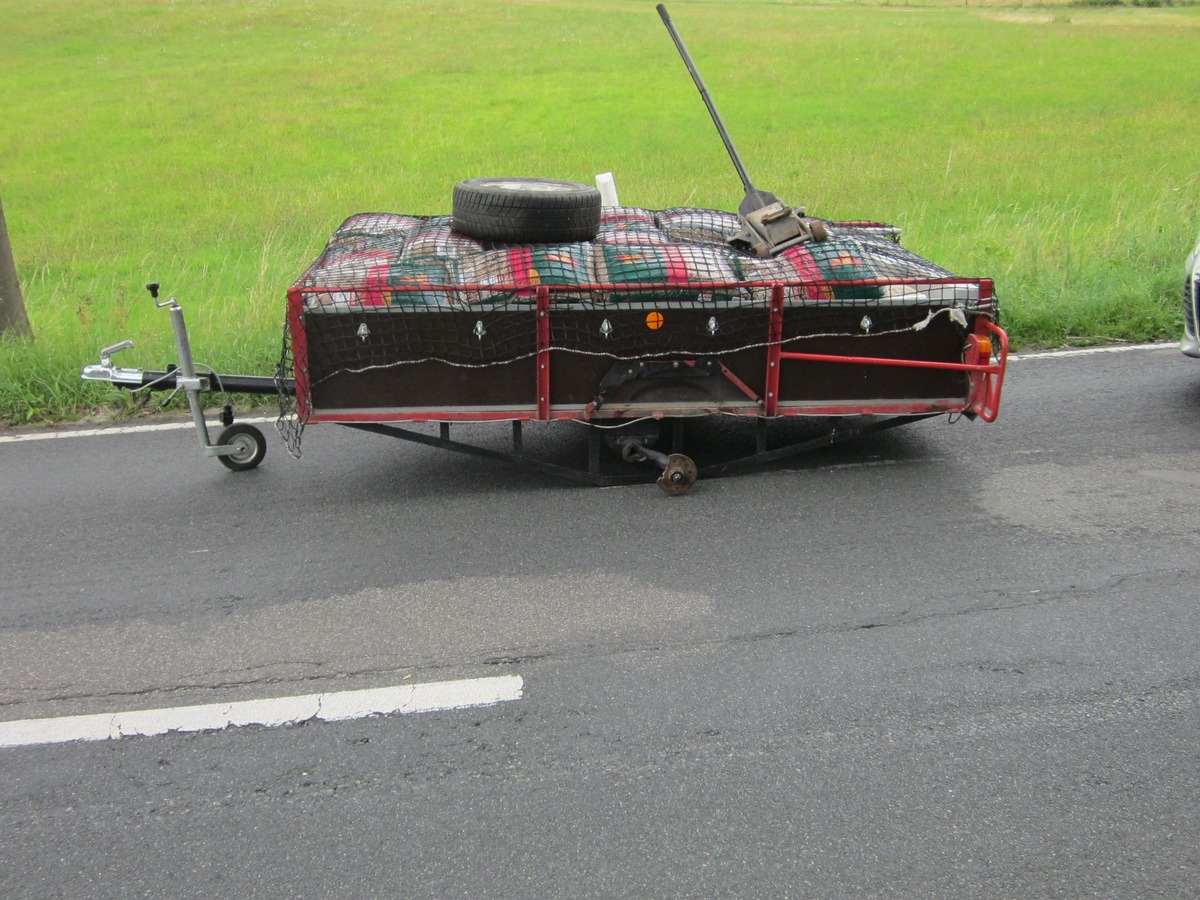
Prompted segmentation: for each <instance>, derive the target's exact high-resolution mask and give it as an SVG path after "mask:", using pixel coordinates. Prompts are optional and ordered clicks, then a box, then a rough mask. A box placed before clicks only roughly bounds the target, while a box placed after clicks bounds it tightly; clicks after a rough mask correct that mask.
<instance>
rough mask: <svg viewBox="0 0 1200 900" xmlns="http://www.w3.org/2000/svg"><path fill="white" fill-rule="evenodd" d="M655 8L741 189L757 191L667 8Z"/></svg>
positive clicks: (661, 6) (660, 5)
mask: <svg viewBox="0 0 1200 900" xmlns="http://www.w3.org/2000/svg"><path fill="white" fill-rule="evenodd" d="M655 8H656V9H657V10H658V15H659V16H660V17H661V18H662V20H663V24H664V25H666V26H667V31H668V32H669V33H670V35H671V40H673V41H674V42H675V49H677V50H678V51H679V55H680V56H682V57H683V64H684V65H685V66H687V70H688V72H690V73H691V75H692V81H694V82H696V87H697V88H698V89H699V90H700V96H701V97H702V98H703V100H704V105H705V106H707V107H708V114H709V115H710V116H712V120H713V124H714V125H716V126H717V133H718V134H719V135H721V140H722V141H724V142H725V149H726V150H728V151H729V158H730V159H732V160H733V165H734V168H736V169H737V173H738V177H740V178H741V179H742V187H744V188H745V189H746V193H747V194H750V193H753V192H754V191H757V190H758V188H756V187H755V186H754V185H753V184H752V183H751V182H750V176H749V175H747V174H746V167H745V166H743V165H742V159H741V157H740V156H738V152H737V150H735V149H734V146H733V141H732V140H730V138H729V132H728V131H726V130H725V123H724V122H722V121H721V114H720V113H718V112H717V107H716V106H715V105H714V104H713V102H712V97H710V96H709V95H708V88H706V87H705V86H704V79H703V78H701V77H700V72H699V71H698V70H697V69H696V64H695V63H693V62H692V57H691V56H690V55H689V54H688V52H687V47H685V46H684V45H683V39H682V38H681V37H680V36H679V32H678V31H676V30H675V24H674V23H673V22H672V21H671V17H670V16H669V15H668V14H667V8H666V7H665V6H663V5H662V4H661V3H660V4H658V6H657V7H655Z"/></svg>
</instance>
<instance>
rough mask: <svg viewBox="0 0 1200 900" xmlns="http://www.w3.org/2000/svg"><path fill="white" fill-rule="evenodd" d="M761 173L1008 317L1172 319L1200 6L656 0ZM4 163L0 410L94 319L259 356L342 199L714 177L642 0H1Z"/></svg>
mask: <svg viewBox="0 0 1200 900" xmlns="http://www.w3.org/2000/svg"><path fill="white" fill-rule="evenodd" d="M669 6H670V8H671V11H672V15H673V17H674V18H675V21H676V24H677V25H678V27H679V29H680V31H681V32H682V33H683V36H684V38H685V40H687V42H688V45H689V48H690V50H691V52H692V55H693V56H694V57H695V59H696V60H697V63H698V65H699V66H700V68H701V70H702V71H703V73H704V76H705V80H706V81H707V83H708V86H709V89H710V90H711V91H712V93H713V95H714V97H715V99H716V101H717V104H718V106H719V107H720V108H721V111H722V114H723V116H724V118H725V120H726V123H727V125H728V126H729V128H730V131H731V132H732V135H733V138H734V140H735V142H736V143H737V145H738V148H739V150H740V151H741V154H742V156H743V157H744V159H745V161H746V164H747V166H748V168H749V169H750V172H751V174H752V175H753V176H754V178H755V180H756V182H757V183H758V184H759V185H760V186H762V187H765V188H768V189H770V190H773V191H775V192H776V193H778V194H779V195H780V196H782V197H784V198H786V199H788V200H789V201H791V202H793V203H803V204H805V205H806V206H807V208H808V209H809V211H810V212H812V213H814V214H816V215H823V216H829V217H834V218H837V217H852V218H878V219H884V220H888V221H892V222H894V223H895V224H898V225H900V226H902V227H903V228H904V230H905V244H906V245H907V246H909V247H911V248H913V249H914V250H916V251H917V252H919V253H921V254H923V255H925V256H927V257H929V258H931V259H933V260H935V261H937V262H939V263H941V264H943V265H945V266H947V267H948V268H950V269H952V270H954V271H957V272H960V273H962V274H964V275H974V276H988V277H994V278H995V279H996V280H997V284H998V290H999V292H1000V296H1001V301H1002V304H1003V318H1004V324H1005V325H1006V327H1008V328H1009V329H1010V330H1011V333H1012V336H1013V338H1014V341H1015V343H1017V345H1019V346H1027V347H1028V346H1048V345H1059V344H1065V343H1079V342H1089V341H1097V340H1114V339H1120V340H1146V339H1153V338H1166V337H1174V336H1175V335H1176V334H1177V333H1178V329H1179V324H1180V310H1179V306H1180V304H1179V284H1180V281H1181V277H1180V276H1181V274H1182V273H1181V268H1182V260H1183V258H1184V256H1186V253H1187V250H1188V249H1189V247H1190V245H1191V243H1192V241H1193V240H1194V239H1195V233H1196V229H1197V228H1198V227H1200V208H1198V206H1200V166H1198V164H1197V159H1198V154H1197V151H1196V148H1197V147H1198V146H1200V120H1198V117H1197V116H1196V115H1195V113H1194V110H1195V98H1196V96H1197V86H1198V84H1197V76H1196V74H1195V72H1196V69H1195V65H1194V60H1195V52H1194V47H1195V46H1196V43H1197V38H1200V9H1197V8H1195V7H1187V8H1183V7H1175V8H1170V9H1166V8H1164V9H1144V8H1139V9H1134V8H1125V7H1121V8H1092V7H1080V6H1064V5H1054V6H1047V7H1040V6H1039V7H1028V6H1018V5H1013V6H1006V5H1004V4H1003V3H997V2H994V0H989V2H986V3H982V4H981V3H980V2H978V0H972V2H971V3H970V4H964V5H960V4H950V3H949V2H946V3H941V2H938V0H931V2H929V3H928V4H924V5H899V4H890V3H886V2H882V3H877V4H876V3H872V4H849V3H840V2H830V3H827V4H825V5H811V4H798V3H790V2H781V0H773V2H772V0H761V2H759V0H724V2H692V0H672V2H671V3H670V4H669ZM0 21H2V22H4V23H5V28H4V29H3V30H2V31H0V96H3V97H4V98H5V103H4V107H3V109H4V113H3V115H4V117H5V121H4V123H3V127H0V196H2V197H3V198H4V208H5V212H6V214H7V217H8V226H9V231H10V234H11V236H12V240H13V249H14V253H15V256H16V258H17V263H18V269H19V272H20V276H21V279H22V285H23V288H24V292H25V298H26V304H27V307H28V311H29V315H30V318H31V321H32V324H33V328H34V331H35V334H36V335H37V339H36V341H35V342H34V343H33V344H32V345H21V344H17V343H15V342H12V341H7V342H4V343H2V344H0V417H3V418H5V419H7V420H9V421H25V420H28V419H31V418H34V419H44V418H45V419H49V418H58V417H63V416H70V415H74V414H76V413H77V412H79V411H80V410H84V409H87V408H89V407H93V406H98V405H101V404H109V403H111V402H112V398H113V392H112V391H110V390H108V389H104V388H98V387H96V386H94V385H92V386H88V385H84V384H83V383H82V382H80V381H79V378H78V370H79V367H80V366H81V365H82V364H84V363H86V362H89V361H92V360H93V359H94V357H95V356H96V351H97V350H98V348H99V347H101V346H103V345H105V344H108V343H112V342H114V341H115V340H117V339H120V338H125V337H129V338H132V339H133V340H134V341H135V342H136V344H137V349H136V350H133V351H129V352H128V353H126V354H125V355H124V356H123V357H120V360H121V361H122V362H123V363H124V364H126V365H144V366H147V367H153V368H157V367H159V366H161V365H163V364H165V363H166V362H168V361H169V360H170V359H171V354H172V344H171V338H170V333H169V329H168V327H167V321H166V317H165V315H164V314H163V313H162V312H161V311H159V310H156V309H155V308H154V307H153V304H151V303H150V301H149V297H148V295H147V294H146V293H145V291H144V290H143V288H142V285H143V284H144V283H145V282H147V281H150V280H157V281H160V282H162V284H163V289H164V291H166V292H167V293H168V294H169V295H175V296H178V297H179V298H180V300H181V302H183V303H184V304H185V307H186V309H187V313H188V317H189V323H190V326H191V328H192V332H193V335H192V337H193V345H194V347H195V349H196V352H197V355H198V356H199V357H201V358H202V359H204V361H205V362H208V363H210V364H212V365H214V366H217V367H218V368H220V369H221V370H223V371H242V372H252V373H266V372H268V371H270V368H271V366H272V365H273V362H274V359H275V357H276V356H277V354H278V349H279V331H280V322H281V319H282V298H283V294H284V291H285V289H286V287H287V285H288V284H289V283H290V282H291V281H292V280H294V278H295V277H296V276H297V275H298V274H299V273H300V272H301V271H303V269H304V267H305V266H306V265H307V263H308V262H309V261H310V260H311V259H312V258H313V257H314V256H315V255H316V254H317V253H318V252H319V251H320V248H321V246H322V245H323V243H324V240H325V238H326V237H327V236H328V234H329V233H330V232H331V231H332V230H333V228H335V227H336V225H337V224H338V222H340V221H341V220H342V219H344V218H345V217H346V216H348V215H350V214H352V213H355V212H361V211H367V210H387V211H395V212H413V213H444V212H448V211H449V205H450V193H451V190H452V187H453V185H454V183H455V182H456V181H458V180H459V179H462V178H469V177H472V176H478V175H489V174H505V175H542V176H550V177H562V178H574V179H577V180H583V181H589V180H590V179H591V177H592V175H594V174H595V173H596V172H602V171H610V170H611V171H613V172H614V173H615V174H616V177H617V184H618V188H619V190H620V193H621V198H622V201H623V202H626V203H635V204H639V205H643V206H648V207H665V206H672V205H677V204H682V203H694V204H697V205H705V206H714V207H720V208H726V209H730V208H734V207H735V206H736V204H737V202H738V201H739V200H740V199H741V193H742V191H741V185H740V183H739V182H738V181H737V178H736V176H735V174H734V172H733V170H732V167H731V165H730V163H729V160H728V157H727V156H726V154H725V151H724V148H723V147H722V145H721V143H720V140H719V139H718V138H717V136H716V134H715V132H714V131H713V129H712V126H711V124H710V123H709V121H708V118H707V115H706V114H705V112H704V109H703V105H702V104H701V102H700V98H699V97H698V96H697V94H696V91H695V89H694V87H693V85H692V83H691V81H690V79H689V78H688V77H687V74H686V71H685V70H684V68H683V66H682V64H681V63H680V61H679V59H678V57H677V56H676V55H675V50H674V47H673V46H672V45H671V42H670V39H669V38H668V36H667V35H666V33H665V31H664V30H663V28H662V25H661V23H660V22H659V20H658V17H657V15H656V14H655V13H654V9H653V5H652V3H650V2H648V0H647V2H641V0H639V2H622V0H615V2H605V0H508V2H505V3H495V2H487V0H459V2H455V3H448V2H444V0H357V2H355V3H354V4H344V3H340V2H336V0H176V2H163V0H155V2H151V0H124V2H115V3H114V2H113V0H42V2H40V3H39V4H38V5H37V6H36V7H35V8H30V6H29V5H28V4H24V3H18V2H16V0H0Z"/></svg>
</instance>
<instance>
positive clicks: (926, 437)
mask: <svg viewBox="0 0 1200 900" xmlns="http://www.w3.org/2000/svg"><path fill="white" fill-rule="evenodd" d="M462 434H463V435H468V434H469V435H472V436H474V437H476V438H478V439H479V440H484V441H487V440H491V439H492V437H493V432H490V431H488V430H487V429H464V430H463V431H462ZM690 436H691V437H694V439H695V440H704V441H706V442H708V443H710V444H713V443H726V442H731V443H736V442H738V441H741V440H744V439H745V437H746V436H745V434H743V433H741V432H739V430H738V429H737V428H736V427H733V426H732V425H725V426H723V427H721V428H716V427H715V426H714V425H713V424H712V423H708V424H707V425H704V426H701V427H698V428H697V429H696V430H695V432H694V435H690ZM505 437H506V435H503V434H501V435H500V436H499V437H497V443H498V445H501V444H503V443H504V440H503V438H505ZM194 441H195V439H194V435H193V434H192V433H190V432H187V431H169V432H158V433H150V434H126V435H114V436H106V437H81V438H76V439H64V440H44V441H36V442H32V441H31V442H21V443H0V486H2V496H3V504H4V515H3V524H2V526H0V571H3V573H4V574H3V579H4V587H3V600H2V601H0V721H7V722H12V721H16V720H23V719H31V718H43V717H57V716H67V715H76V714H85V713H99V712H112V711H116V710H126V709H150V708H164V707H176V706H181V705H189V704H201V703H214V702H220V703H224V702H230V701H235V700H246V699H254V698H262V697H282V696H288V695H292V694H306V693H310V692H314V691H337V690H347V689H354V688H366V687H382V686H389V685H397V684H409V683H414V684H415V683H424V682H438V681H448V680H453V679H459V678H474V677H480V676H488V675H499V674H505V675H519V676H520V677H521V678H522V679H523V680H524V693H523V696H522V697H521V699H519V700H514V701H511V702H505V703H501V704H498V705H494V706H488V707H481V708H475V709H465V710H462V709H460V710H451V711H442V712H430V713H418V714H410V715H395V716H385V717H376V718H369V719H361V720H355V721H349V722H343V723H323V722H307V723H304V724H299V725H293V726H288V727H279V728H264V727H242V728H235V729H229V730H225V731H219V732H203V733H191V734H180V733H173V734H167V735H163V736H158V737H141V738H124V739H121V740H116V741H103V742H88V743H78V742H76V743H63V744H54V745H44V746H32V747H21V748H9V749H0V833H2V834H3V840H2V841H0V895H2V896H5V897H59V896H61V897H67V896H70V897H81V896H87V897H130V896H155V897H166V896H171V897H193V896H206V897H211V896H238V897H332V896H338V897H364V896H380V897H458V896H464V897H467V896H469V897H483V896H486V897H493V896H494V897H574V896H579V897H844V896H854V897H871V896H877V897H1082V896H1088V897H1131V898H1132V897H1137V898H1147V897H1188V896H1200V702H1198V701H1200V607H1198V605H1197V603H1196V584H1197V581H1198V579H1200V556H1198V554H1197V549H1198V548H1200V504H1197V503H1196V502H1195V498H1196V495H1197V493H1198V492H1200V362H1196V361H1194V360H1188V359H1185V358H1184V357H1182V356H1181V355H1180V354H1179V353H1178V351H1177V350H1176V349H1174V348H1171V347H1167V348H1156V349H1134V350H1129V351H1127V352H1118V353H1108V352H1106V353H1095V354H1088V355H1071V356H1054V355H1051V356H1035V357H1029V358H1024V359H1020V360H1016V361H1014V362H1012V363H1011V365H1010V370H1009V380H1008V384H1007V385H1006V388H1005V396H1004V404H1003V408H1002V412H1001V416H1000V419H999V421H998V422H996V423H995V424H993V425H984V424H982V423H978V422H976V423H971V422H966V421H963V422H958V423H953V424H952V423H949V422H947V421H946V420H945V419H937V420H930V421H925V422H921V423H917V424H914V425H909V426H905V427H904V428H901V429H897V430H896V431H894V432H889V433H886V434H882V435H877V436H874V437H871V438H868V439H864V440H862V441H860V442H857V443H854V444H847V445H843V446H840V447H837V448H833V449H831V450H828V451H822V452H820V453H814V454H811V455H809V456H805V457H803V458H800V459H797V460H794V461H792V462H791V463H788V464H785V465H782V466H776V467H775V468H773V469H770V470H768V471H763V472H756V473H752V474H747V475H742V476H737V477H729V478H723V479H716V480H709V481H702V482H700V483H698V484H697V486H696V487H695V489H694V490H693V491H692V492H691V493H690V494H688V495H687V496H684V497H680V498H667V497H665V496H663V495H662V494H661V493H660V492H659V490H658V489H657V488H656V487H654V486H653V485H645V486H635V487H619V488H593V487H579V486H574V485H570V484H564V483H561V482H558V481H555V480H553V479H551V478H548V477H546V476H543V475H538V474H530V473H527V472H520V471H515V470H513V469H511V468H509V467H507V466H505V465H503V464H501V463H495V462H491V461H487V460H480V459H472V458H466V457H458V456H453V455H450V454H446V453H444V452H442V451H438V450H434V449H429V448H424V447H419V446H415V445H409V444H404V443H401V442H397V441H391V440H388V439H386V438H381V437H376V436H372V435H365V434H360V433H357V432H352V431H349V430H346V429H339V428H336V427H331V426H324V427H321V426H318V427H315V428H312V429H310V430H309V431H308V432H307V433H306V435H305V444H304V448H305V456H304V458H303V459H302V460H300V461H294V460H292V459H291V458H289V457H288V456H287V455H286V453H285V452H284V451H283V448H282V445H281V444H280V443H279V442H278V441H277V440H272V442H271V446H270V449H269V455H268V458H267V460H266V462H265V463H264V464H263V465H262V467H261V468H259V469H257V470H255V471H253V472H249V473H242V474H233V473H229V472H226V471H225V470H224V469H223V468H222V467H220V466H219V465H218V464H217V463H216V462H215V461H212V460H205V459H203V458H201V457H200V454H199V452H198V451H197V450H196V448H195V444H194ZM526 445H527V447H530V449H531V450H532V451H539V452H546V453H549V454H551V455H552V456H556V457H562V458H565V457H567V456H571V455H575V454H578V453H582V452H583V449H582V448H583V447H584V440H583V436H582V434H581V433H580V432H579V430H578V427H577V426H574V425H571V424H563V425H558V426H553V427H546V428H540V429H538V428H533V427H530V428H529V429H527V432H526Z"/></svg>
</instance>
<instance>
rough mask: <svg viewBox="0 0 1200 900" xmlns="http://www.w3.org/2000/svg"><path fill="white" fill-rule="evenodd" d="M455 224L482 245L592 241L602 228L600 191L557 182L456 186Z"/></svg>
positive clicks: (485, 181) (481, 181) (475, 181)
mask: <svg viewBox="0 0 1200 900" xmlns="http://www.w3.org/2000/svg"><path fill="white" fill-rule="evenodd" d="M452 226H453V228H454V230H455V231H457V232H459V233H460V234H465V235H467V236H468V237H473V238H475V239H477V240H481V241H499V242H501V243H510V244H523V243H530V244H554V243H570V242H572V241H590V240H591V239H592V238H594V237H595V236H596V232H598V231H599V230H600V191H598V190H597V189H596V188H594V187H592V186H591V185H589V184H582V183H580V182H578V181H557V180H555V179H552V178H469V179H467V180H466V181H460V182H459V183H458V184H456V185H455V186H454V208H453V216H452Z"/></svg>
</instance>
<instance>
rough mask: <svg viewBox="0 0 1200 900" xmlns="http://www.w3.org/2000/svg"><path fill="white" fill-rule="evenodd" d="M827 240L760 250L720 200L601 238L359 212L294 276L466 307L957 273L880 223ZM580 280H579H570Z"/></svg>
mask: <svg viewBox="0 0 1200 900" xmlns="http://www.w3.org/2000/svg"><path fill="white" fill-rule="evenodd" d="M825 224H826V227H827V230H828V231H829V235H830V238H829V240H827V241H824V242H821V243H815V242H806V243H803V244H798V245H795V246H793V247H790V248H788V249H786V250H783V251H782V252H780V253H778V254H777V255H776V256H774V257H772V258H770V259H759V258H757V257H753V256H749V255H747V254H746V253H743V252H741V251H739V250H736V249H734V248H733V247H731V246H729V244H728V243H727V238H728V236H729V235H730V234H732V233H734V232H736V231H737V230H738V228H739V227H740V223H739V220H738V217H737V216H736V215H734V214H732V213H727V212H722V211H719V210H706V209H693V208H682V207H678V208H673V209H667V210H662V211H657V212H656V211H653V210H647V209H639V208H634V207H606V208H605V209H604V213H603V215H602V218H601V223H600V230H599V233H598V234H597V236H596V238H595V240H593V241H582V242H578V243H565V244H530V245H517V244H489V243H482V242H480V241H477V240H475V239H473V238H469V237H466V236H464V235H461V234H459V233H457V232H455V231H454V230H453V229H452V228H451V225H450V217H449V216H426V217H422V216H406V215H394V214H390V213H362V214H359V215H355V216H351V217H350V218H349V219H347V220H346V221H345V222H343V223H342V225H341V226H339V228H338V229H337V230H336V231H335V232H334V233H333V236H332V237H331V238H330V239H329V242H328V244H327V245H326V247H325V250H324V252H323V253H322V254H321V256H320V257H319V258H318V259H317V260H316V261H315V262H314V263H313V264H312V265H311V266H310V267H309V268H308V270H307V271H306V272H305V273H304V275H302V276H301V278H300V279H299V280H298V281H297V282H296V284H295V285H294V286H293V288H294V290H296V291H299V293H300V294H301V295H302V296H303V297H304V298H305V303H306V305H307V306H308V307H309V308H320V307H335V308H349V307H352V306H355V305H357V306H373V307H380V306H432V307H439V306H461V305H464V304H468V305H469V304H473V303H484V302H512V301H526V300H529V301H531V300H532V299H533V298H534V296H535V295H536V292H537V289H538V288H539V287H540V286H543V285H545V286H548V287H549V288H550V289H551V298H552V301H553V302H581V301H587V302H590V303H596V304H608V303H613V304H621V303H632V302H639V301H649V302H654V301H663V300H680V301H687V300H721V301H730V302H743V303H763V302H767V301H768V300H769V297H770V294H771V290H772V286H774V285H783V286H784V290H785V294H786V297H787V299H788V301H789V302H834V301H871V300H877V299H879V298H882V297H896V296H899V295H900V293H901V291H904V290H907V291H909V292H910V293H911V291H912V290H913V287H912V286H911V285H908V286H906V285H905V284H904V283H903V282H904V281H905V280H906V279H907V281H908V282H913V281H914V279H922V278H923V279H929V278H938V277H943V276H949V275H950V273H949V272H946V271H945V270H944V269H940V268H938V267H937V266H934V265H933V264H932V263H929V262H928V261H926V260H924V259H922V258H921V257H918V256H916V255H915V254H913V253H910V252H909V251H907V250H905V249H903V248H901V247H900V246H899V245H898V243H896V240H895V235H894V234H890V233H889V232H888V230H887V229H885V228H884V227H882V226H878V225H875V224H872V223H837V222H826V223H825ZM572 288H578V289H577V290H573V289H572Z"/></svg>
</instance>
